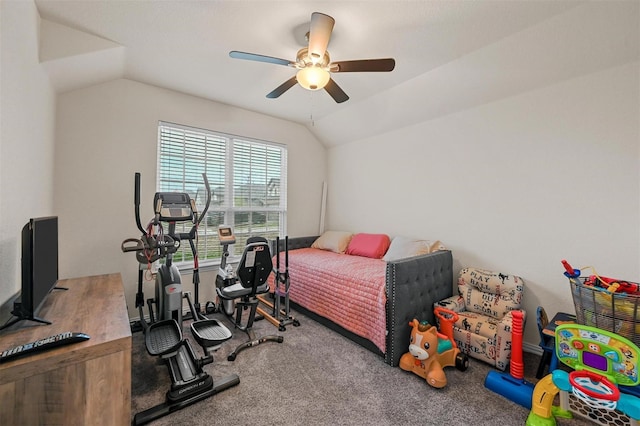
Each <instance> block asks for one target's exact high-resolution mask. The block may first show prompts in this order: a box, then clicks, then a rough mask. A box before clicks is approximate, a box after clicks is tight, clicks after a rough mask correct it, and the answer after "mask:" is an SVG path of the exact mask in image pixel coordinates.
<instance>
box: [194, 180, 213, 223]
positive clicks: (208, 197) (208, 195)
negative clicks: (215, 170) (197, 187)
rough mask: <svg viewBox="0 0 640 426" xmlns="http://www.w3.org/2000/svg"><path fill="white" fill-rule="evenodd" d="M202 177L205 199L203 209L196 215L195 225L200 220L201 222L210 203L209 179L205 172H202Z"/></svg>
mask: <svg viewBox="0 0 640 426" xmlns="http://www.w3.org/2000/svg"><path fill="white" fill-rule="evenodd" d="M202 179H203V180H204V187H205V188H206V190H207V201H206V202H205V205H204V210H202V213H200V215H199V216H198V220H197V222H196V225H200V222H202V219H203V218H204V217H205V215H206V214H207V210H209V205H210V204H211V187H210V186H209V179H208V178H207V174H206V173H202Z"/></svg>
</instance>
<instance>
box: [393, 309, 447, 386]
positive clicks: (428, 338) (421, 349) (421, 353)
mask: <svg viewBox="0 0 640 426" xmlns="http://www.w3.org/2000/svg"><path fill="white" fill-rule="evenodd" d="M409 325H410V326H412V327H413V328H412V330H411V342H410V344H409V352H407V353H405V354H404V355H402V357H400V368H402V369H403V370H405V371H411V372H413V373H415V374H417V375H418V376H420V377H422V378H424V379H426V380H427V383H429V384H430V385H431V386H433V387H434V388H443V387H445V386H446V384H447V376H446V375H445V374H444V369H443V365H442V364H441V363H440V361H441V360H440V354H439V352H440V351H439V350H438V349H439V348H438V345H439V344H440V345H441V346H442V344H443V343H444V345H445V346H446V344H447V343H448V342H449V341H448V340H445V341H444V342H443V341H441V340H440V339H439V338H438V330H437V329H436V327H434V326H432V325H430V324H429V323H427V322H426V321H423V322H419V321H418V320H417V319H414V320H413V321H411V322H409ZM440 349H441V350H442V349H443V348H442V347H440ZM444 352H446V353H447V355H449V353H450V352H452V347H451V344H450V343H449V345H448V348H446V349H445V351H444ZM446 358H450V356H447V357H446ZM446 364H447V362H445V365H446Z"/></svg>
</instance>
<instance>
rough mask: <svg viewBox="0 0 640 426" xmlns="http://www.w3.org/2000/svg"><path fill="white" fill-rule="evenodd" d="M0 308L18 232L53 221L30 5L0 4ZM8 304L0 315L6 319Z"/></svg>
mask: <svg viewBox="0 0 640 426" xmlns="http://www.w3.org/2000/svg"><path fill="white" fill-rule="evenodd" d="M0 15H1V17H0V39H2V49H1V58H0V94H1V96H0V200H1V201H0V272H1V274H2V279H0V304H5V302H11V300H12V299H13V296H14V295H16V294H17V293H18V292H19V291H20V282H21V272H20V247H21V244H20V231H21V229H22V226H23V225H24V224H25V223H26V222H27V221H28V220H29V218H31V217H37V216H47V215H52V214H54V213H55V212H54V211H53V180H54V165H53V151H54V116H55V109H54V106H55V104H54V103H55V100H54V99H55V95H54V93H53V91H52V89H51V86H50V84H49V79H48V77H47V75H46V74H45V72H44V70H43V69H42V67H41V66H40V63H39V62H38V23H39V20H40V17H39V15H38V11H37V10H36V7H35V5H34V4H33V3H32V2H15V1H12V2H9V1H3V2H0ZM7 307H8V308H11V303H8V304H5V306H4V308H3V309H2V312H0V321H1V322H2V323H4V320H5V318H7V317H8V315H9V314H8V311H9V310H10V309H7Z"/></svg>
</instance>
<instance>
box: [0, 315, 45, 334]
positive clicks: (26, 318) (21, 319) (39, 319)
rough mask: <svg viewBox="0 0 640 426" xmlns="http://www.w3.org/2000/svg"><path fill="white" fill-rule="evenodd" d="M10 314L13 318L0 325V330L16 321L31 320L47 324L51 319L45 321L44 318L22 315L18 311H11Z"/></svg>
mask: <svg viewBox="0 0 640 426" xmlns="http://www.w3.org/2000/svg"><path fill="white" fill-rule="evenodd" d="M11 315H13V316H14V317H15V318H14V319H12V320H11V321H9V322H8V323H6V324H4V325H3V326H2V327H0V331H1V330H4V329H5V328H8V327H11V326H12V325H13V324H15V323H17V322H18V321H33V322H39V323H40V324H47V325H50V324H51V321H47V320H46V319H44V318H38V317H26V316H22V314H20V312H15V311H11Z"/></svg>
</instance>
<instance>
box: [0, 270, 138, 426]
mask: <svg viewBox="0 0 640 426" xmlns="http://www.w3.org/2000/svg"><path fill="white" fill-rule="evenodd" d="M60 284H61V285H62V286H64V287H68V288H69V291H56V292H53V293H51V294H49V297H47V299H46V300H45V301H44V303H43V304H42V308H41V310H40V315H42V316H43V317H45V318H47V319H49V320H51V321H52V323H53V324H51V325H48V326H46V327H41V326H29V325H27V324H25V325H14V326H13V327H11V328H10V329H9V330H11V332H10V333H9V332H7V333H3V334H2V335H0V351H2V350H4V349H8V348H14V347H16V346H19V345H24V344H27V343H29V342H35V341H38V340H41V339H44V338H47V337H49V336H52V335H57V334H60V333H65V332H67V331H71V332H82V333H86V334H87V335H89V336H91V339H89V340H86V341H84V342H80V343H74V344H73V345H67V346H59V347H56V348H53V349H50V350H47V351H45V352H39V353H35V354H31V355H28V356H23V357H18V358H14V359H12V360H9V361H5V362H2V363H0V395H1V396H2V397H1V398H0V400H1V401H2V402H1V403H0V405H2V408H1V409H0V425H37V424H59V425H92V426H94V425H95V426H103V425H104V426H112V425H129V424H131V327H130V325H129V315H128V313H127V304H126V301H125V296H124V287H123V285H122V279H121V277H120V274H109V275H95V276H91V277H81V278H73V279H65V280H60ZM87 301H91V304H92V306H93V304H95V305H97V306H100V315H96V313H95V310H94V309H93V308H90V307H89V306H88V304H87ZM105 396H106V397H105Z"/></svg>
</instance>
